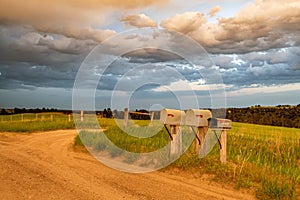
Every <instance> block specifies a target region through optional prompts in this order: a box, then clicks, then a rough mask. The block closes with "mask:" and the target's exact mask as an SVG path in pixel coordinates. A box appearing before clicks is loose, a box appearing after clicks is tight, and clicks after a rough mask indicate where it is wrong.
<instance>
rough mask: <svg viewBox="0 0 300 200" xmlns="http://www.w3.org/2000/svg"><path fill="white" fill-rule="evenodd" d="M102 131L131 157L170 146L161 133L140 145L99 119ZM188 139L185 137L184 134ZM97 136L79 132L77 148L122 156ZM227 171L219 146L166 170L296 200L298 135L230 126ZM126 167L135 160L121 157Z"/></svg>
mask: <svg viewBox="0 0 300 200" xmlns="http://www.w3.org/2000/svg"><path fill="white" fill-rule="evenodd" d="M134 123H135V125H134V124H132V125H131V126H129V128H128V129H127V130H126V131H127V132H130V134H131V135H137V136H138V134H140V135H141V134H143V133H144V134H145V133H146V132H145V131H141V129H140V131H141V132H140V133H136V132H135V131H137V130H138V129H137V128H134V127H136V126H137V124H139V125H140V128H142V127H143V126H145V125H147V122H146V121H134ZM100 125H101V127H103V128H104V130H105V131H104V133H105V135H106V136H107V137H108V138H109V139H110V140H111V141H112V142H113V143H114V144H115V145H117V146H118V147H120V148H121V149H125V150H127V151H131V152H140V153H144V152H150V151H154V150H157V149H159V148H162V147H163V146H165V145H166V144H167V143H168V141H169V138H168V134H167V132H166V131H165V130H161V131H159V132H158V134H156V135H155V136H152V137H150V138H143V139H138V138H136V137H133V136H131V135H128V134H126V133H124V132H123V131H122V130H121V129H119V128H118V126H117V124H116V123H115V122H114V120H112V119H102V120H101V121H100ZM186 134H187V135H189V134H190V133H188V131H186ZM101 137H102V136H101V134H99V133H92V132H87V131H82V132H80V138H81V139H80V138H79V137H78V136H77V137H76V138H75V145H81V144H82V142H83V143H84V144H85V145H86V146H88V147H89V148H93V150H95V151H107V152H109V153H110V154H111V156H112V157H115V156H121V155H120V154H122V152H121V151H116V150H114V149H111V148H110V146H108V145H106V144H105V143H103V142H102V140H101ZM227 137H228V138H227V143H228V144H227V145H228V146H227V148H228V149H227V159H228V164H227V165H221V164H220V161H219V146H218V145H215V147H214V148H213V150H212V151H211V152H210V153H209V155H208V156H207V157H205V158H202V159H199V158H198V155H197V154H196V153H195V150H194V149H195V148H194V144H193V145H192V146H191V147H190V148H188V149H187V151H186V152H185V154H184V155H183V156H181V157H180V159H178V160H177V161H176V162H174V163H172V164H171V165H170V166H168V167H167V168H166V169H163V170H167V171H168V170H171V169H174V168H176V169H179V170H181V171H193V172H196V173H199V174H211V175H213V177H214V178H213V179H214V180H216V181H219V182H222V183H224V184H228V183H229V184H233V185H234V186H235V187H236V188H248V189H250V190H254V191H255V193H256V196H257V198H259V199H296V198H298V197H299V192H300V191H299V190H300V168H299V165H300V130H299V129H295V128H284V127H274V126H261V125H253V124H244V123H233V128H232V130H230V131H229V132H228V136H227ZM124 159H125V160H126V161H127V162H135V161H137V158H136V157H135V158H131V157H129V156H127V157H126V155H125V157H124Z"/></svg>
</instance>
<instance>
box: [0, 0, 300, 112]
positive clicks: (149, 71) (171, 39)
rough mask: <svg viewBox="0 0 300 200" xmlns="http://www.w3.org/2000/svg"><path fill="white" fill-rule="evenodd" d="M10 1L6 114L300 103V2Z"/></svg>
mask: <svg viewBox="0 0 300 200" xmlns="http://www.w3.org/2000/svg"><path fill="white" fill-rule="evenodd" d="M0 2H1V6H0V92H1V93H0V107H5V108H13V107H28V108H30V107H54V108H67V109H71V108H72V94H73V89H74V83H75V82H76V81H75V80H77V83H78V84H77V86H78V87H82V86H83V85H84V88H86V90H87V91H91V92H87V93H88V94H87V95H86V98H88V97H89V96H92V97H94V96H95V104H96V108H99V109H101V108H104V107H112V108H119V109H120V108H122V107H125V106H128V105H129V106H130V108H132V109H135V108H146V109H149V108H159V107H161V106H163V107H172V108H178V107H182V108H184V109H186V108H189V107H194V106H195V105H194V100H195V96H196V100H197V101H198V103H199V106H200V107H218V106H227V107H245V106H251V105H257V104H260V105H278V104H294V105H295V104H299V103H300V2H299V1H298V0H286V1H282V0H255V1H250V0H244V1H242V0H241V1H240V0H228V1H226V3H225V1H219V0H213V1H205V0H185V1H182V0H156V1H153V0H145V1H141V0H73V1H69V0H51V1H49V0H44V1H40V0H27V1H21V0H0ZM92 50H93V51H92ZM78 80H79V81H78ZM95 82H96V85H95ZM75 86H76V84H75ZM89 87H90V88H89ZM93 89H96V91H94V90H93ZM91 93H93V95H90V94H91ZM83 94H85V93H83ZM225 97H226V98H225ZM87 101H89V100H87Z"/></svg>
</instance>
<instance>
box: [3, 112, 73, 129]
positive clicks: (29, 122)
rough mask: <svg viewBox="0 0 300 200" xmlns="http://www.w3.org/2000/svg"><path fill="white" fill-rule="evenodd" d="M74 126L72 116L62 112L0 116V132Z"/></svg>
mask: <svg viewBox="0 0 300 200" xmlns="http://www.w3.org/2000/svg"><path fill="white" fill-rule="evenodd" d="M72 128H75V125H74V122H73V117H72V116H70V119H69V115H65V114H62V113H41V114H33V113H25V114H16V115H2V116H0V132H27V133H30V132H36V131H50V130H60V129H72Z"/></svg>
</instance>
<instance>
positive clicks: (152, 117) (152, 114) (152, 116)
mask: <svg viewBox="0 0 300 200" xmlns="http://www.w3.org/2000/svg"><path fill="white" fill-rule="evenodd" d="M150 119H151V121H150V124H149V126H152V125H153V120H154V112H152V113H151V118H150Z"/></svg>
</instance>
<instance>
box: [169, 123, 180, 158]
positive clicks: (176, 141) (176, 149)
mask: <svg viewBox="0 0 300 200" xmlns="http://www.w3.org/2000/svg"><path fill="white" fill-rule="evenodd" d="M170 133H171V135H172V138H173V140H172V141H171V144H170V145H171V146H170V154H171V155H174V154H175V155H180V154H181V152H182V134H181V128H180V126H175V125H171V126H170Z"/></svg>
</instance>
